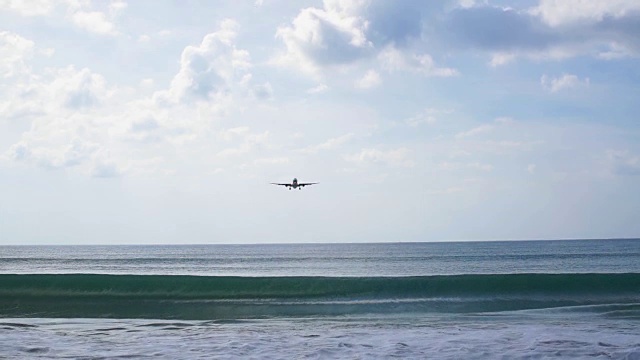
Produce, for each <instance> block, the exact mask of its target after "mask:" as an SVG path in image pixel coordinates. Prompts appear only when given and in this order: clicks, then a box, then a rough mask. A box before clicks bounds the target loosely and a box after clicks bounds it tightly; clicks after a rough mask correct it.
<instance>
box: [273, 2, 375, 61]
mask: <svg viewBox="0 0 640 360" xmlns="http://www.w3.org/2000/svg"><path fill="white" fill-rule="evenodd" d="M365 5H366V3H365V2H364V1H339V0H327V1H325V2H324V7H323V8H322V9H318V8H307V9H303V10H302V11H300V13H299V14H298V16H297V17H296V18H295V19H294V20H293V22H292V24H291V26H284V27H280V28H279V29H278V31H277V32H276V36H277V37H278V38H280V39H282V41H283V42H284V44H285V46H286V54H285V55H283V56H282V57H281V58H280V59H278V62H279V63H281V64H286V65H288V64H295V65H297V66H298V67H300V68H301V69H303V70H305V71H308V72H311V73H313V72H315V71H317V69H318V68H319V67H322V66H327V65H339V64H346V63H349V62H351V61H353V60H355V59H358V58H361V57H363V56H365V55H366V54H367V53H369V52H370V51H371V49H372V44H371V42H370V41H368V40H367V38H366V35H365V31H366V28H367V26H368V23H367V21H366V19H364V18H363V17H362V16H361V15H360V10H361V9H362V8H363V7H364V6H365Z"/></svg>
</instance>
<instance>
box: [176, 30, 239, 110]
mask: <svg viewBox="0 0 640 360" xmlns="http://www.w3.org/2000/svg"><path fill="white" fill-rule="evenodd" d="M237 29H238V24H237V23H236V22H235V21H233V20H230V19H227V20H224V21H223V22H222V23H221V24H220V29H219V30H218V31H216V32H214V33H211V34H208V35H206V36H205V37H204V39H203V40H202V43H201V44H200V45H198V46H187V47H186V48H185V49H184V51H183V52H182V56H181V59H180V71H179V72H178V74H177V75H176V76H175V77H174V78H173V81H172V82H171V89H170V96H169V97H170V98H171V99H172V100H174V101H181V100H190V99H195V100H209V99H211V98H212V97H215V96H216V95H224V94H225V93H228V92H230V91H231V88H232V87H233V86H235V85H237V84H238V83H240V82H241V81H242V80H243V78H244V77H245V76H246V75H247V74H248V71H249V69H250V68H251V61H250V56H249V52H248V51H246V50H241V49H237V48H236V46H235V38H236V35H237V32H236V31H237Z"/></svg>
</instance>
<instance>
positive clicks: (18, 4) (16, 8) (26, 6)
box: [0, 0, 56, 16]
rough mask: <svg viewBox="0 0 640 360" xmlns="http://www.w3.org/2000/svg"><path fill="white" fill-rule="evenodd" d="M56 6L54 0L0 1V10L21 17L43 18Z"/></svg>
mask: <svg viewBox="0 0 640 360" xmlns="http://www.w3.org/2000/svg"><path fill="white" fill-rule="evenodd" d="M55 5H56V1H54V0H30V1H23V0H0V10H2V9H7V10H10V11H13V12H16V13H18V14H20V15H22V16H43V15H47V14H49V13H51V11H53V9H54V7H55Z"/></svg>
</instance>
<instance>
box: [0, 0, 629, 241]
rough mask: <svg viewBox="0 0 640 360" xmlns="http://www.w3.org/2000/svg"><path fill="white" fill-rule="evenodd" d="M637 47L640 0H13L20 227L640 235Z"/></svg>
mask: <svg viewBox="0 0 640 360" xmlns="http://www.w3.org/2000/svg"><path fill="white" fill-rule="evenodd" d="M639 58H640V2H639V1H637V0H593V1H586V0H539V1H533V0H523V1H499V0H495V1H494V0H486V1H473V0H446V1H428V2H427V1H422V0H404V1H381V0H380V1H377V0H370V1H367V0H352V1H346V0H325V1H308V0H304V1H295V2H294V1H285V0H258V1H255V0H251V1H249V0H247V1H241V0H239V1H196V0H185V1H177V0H176V1H170V0H161V1H156V0H153V1H151V0H136V1H132V0H130V1H124V0H112V1H89V0H29V1H19V0H0V245H19V244H196V243H212V244H213V243H291V242H397V241H453V240H523V239H574V238H619V237H640V118H639V117H638V116H639V115H638V114H639V113H640V101H638V98H639V96H640V59H639ZM294 177H295V178H298V180H299V181H301V182H319V183H320V184H318V185H314V186H310V187H306V188H304V189H303V190H287V189H286V188H284V187H278V186H273V185H271V184H270V183H271V182H289V181H291V180H292V179H293V178H294Z"/></svg>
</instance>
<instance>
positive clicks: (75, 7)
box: [0, 0, 127, 36]
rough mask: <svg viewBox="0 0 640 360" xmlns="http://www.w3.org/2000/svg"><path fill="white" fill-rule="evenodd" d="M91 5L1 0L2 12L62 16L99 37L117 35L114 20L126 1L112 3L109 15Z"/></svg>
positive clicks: (66, 0) (65, 0) (72, 0)
mask: <svg viewBox="0 0 640 360" xmlns="http://www.w3.org/2000/svg"><path fill="white" fill-rule="evenodd" d="M91 5H92V4H91V3H90V2H88V1H77V0H32V1H18V0H0V11H2V10H8V11H11V12H14V13H16V14H18V15H21V16H30V17H33V16H54V15H55V16H60V17H64V18H66V19H67V20H68V21H69V22H70V23H71V24H73V25H75V26H76V27H78V28H80V29H83V30H86V31H89V32H91V33H94V34H99V35H109V36H113V35H117V34H118V31H117V30H116V26H115V24H114V23H113V18H114V17H115V16H117V14H118V13H120V12H121V11H122V10H123V9H125V8H126V7H127V3H126V2H124V1H112V2H111V3H110V4H109V6H108V8H109V14H106V13H104V12H101V11H95V10H91V9H90V8H91Z"/></svg>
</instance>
